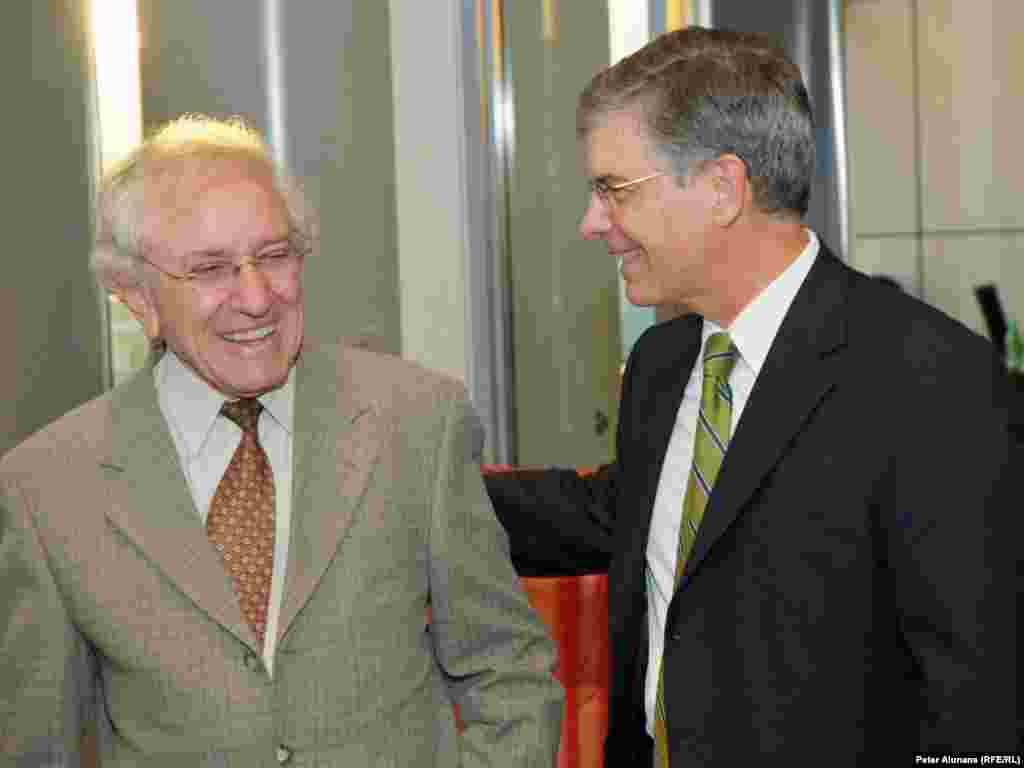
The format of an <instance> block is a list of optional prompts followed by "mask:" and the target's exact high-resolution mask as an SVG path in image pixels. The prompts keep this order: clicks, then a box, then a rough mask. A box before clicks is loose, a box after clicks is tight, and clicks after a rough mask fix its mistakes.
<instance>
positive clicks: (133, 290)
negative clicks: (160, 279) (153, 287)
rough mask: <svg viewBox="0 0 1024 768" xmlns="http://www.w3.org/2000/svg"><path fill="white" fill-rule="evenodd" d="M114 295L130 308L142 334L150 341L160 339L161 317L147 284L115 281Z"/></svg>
mask: <svg viewBox="0 0 1024 768" xmlns="http://www.w3.org/2000/svg"><path fill="white" fill-rule="evenodd" d="M113 293H114V295H115V296H116V297H117V300H118V301H120V302H121V303H122V304H124V305H125V306H126V307H128V311H129V312H131V313H132V316H133V317H134V318H135V319H136V320H137V321H138V322H139V325H141V326H142V332H143V333H145V334H146V338H147V339H149V340H150V341H153V340H155V339H158V338H160V315H159V314H158V313H157V311H156V304H155V302H154V300H153V294H152V292H151V291H150V288H149V286H148V285H147V284H146V283H145V282H133V283H131V284H126V283H119V282H117V281H115V285H114V289H113Z"/></svg>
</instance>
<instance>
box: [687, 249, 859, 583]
mask: <svg viewBox="0 0 1024 768" xmlns="http://www.w3.org/2000/svg"><path fill="white" fill-rule="evenodd" d="M846 269H847V268H846V267H844V266H843V265H842V264H840V263H839V262H838V261H837V260H836V259H835V257H834V256H832V255H831V254H830V253H828V252H827V251H826V250H825V248H824V246H822V249H821V252H820V253H819V256H818V259H817V260H816V262H815V264H814V267H812V269H811V271H810V273H809V274H808V276H807V279H806V280H805V281H804V284H803V285H802V286H801V288H800V290H799V291H798V292H797V295H796V297H795V298H794V300H793V304H792V306H791V307H790V309H789V312H787V313H786V317H785V319H784V320H783V323H782V326H781V327H780V328H779V332H778V334H777V335H776V337H775V341H774V342H773V343H772V347H771V351H770V352H769V354H768V357H767V359H766V360H765V363H764V366H763V367H762V369H761V372H760V374H759V375H758V377H757V381H756V383H755V385H754V390H753V392H751V395H750V398H749V400H748V401H747V405H746V407H745V408H744V411H743V415H742V417H741V419H740V423H739V427H738V429H737V431H736V434H735V435H734V436H733V440H732V442H731V443H730V446H729V450H728V452H727V453H726V456H725V460H724V462H723V464H722V468H721V471H720V474H719V476H718V480H717V482H716V483H715V489H714V491H713V492H712V495H711V499H710V500H709V502H708V507H707V509H706V510H705V512H704V519H703V521H702V522H701V525H700V530H699V532H698V534H697V540H696V541H695V542H694V546H693V551H692V552H691V553H690V557H689V559H688V560H687V563H686V568H685V569H684V571H683V577H682V581H681V582H680V585H679V586H680V588H684V587H685V586H686V583H687V582H688V581H689V579H690V577H691V576H692V574H693V573H694V571H695V570H696V569H697V568H699V567H700V564H701V563H702V562H703V560H704V558H705V557H706V556H707V553H708V551H709V550H710V549H711V548H712V547H713V546H714V544H715V542H716V541H718V539H719V538H721V536H722V534H723V533H725V531H726V530H727V529H728V528H729V526H731V525H732V523H733V522H734V521H735V520H736V518H737V516H738V515H739V514H740V512H741V510H742V509H743V506H744V505H745V504H746V503H747V501H748V500H749V499H750V498H751V496H752V495H753V494H754V492H755V491H756V490H757V488H758V487H759V486H760V484H761V482H762V481H763V480H764V478H765V477H766V475H767V474H768V473H769V472H770V471H771V470H772V469H773V468H774V467H775V466H776V465H777V464H778V463H779V461H780V460H782V458H783V457H784V456H785V455H786V452H787V451H788V449H789V446H790V445H791V443H792V442H793V440H794V438H795V437H796V436H797V435H798V434H799V433H800V431H801V430H802V429H803V426H804V424H805V423H806V421H807V419H808V418H809V417H810V415H811V414H812V413H813V412H814V410H815V408H816V407H817V406H818V404H819V403H820V402H821V401H822V400H823V399H824V398H826V397H827V396H828V393H829V392H830V391H831V390H832V388H833V387H834V386H835V383H836V379H837V371H838V361H839V359H840V356H841V355H840V353H841V349H842V347H843V346H844V345H845V343H846V322H845V293H846V283H847V279H848V273H847V271H846Z"/></svg>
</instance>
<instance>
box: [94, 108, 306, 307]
mask: <svg viewBox="0 0 1024 768" xmlns="http://www.w3.org/2000/svg"><path fill="white" fill-rule="evenodd" d="M225 160H226V161H236V162H244V163H252V164H253V165H254V166H257V167H259V166H262V167H263V168H265V169H266V170H267V171H268V172H269V173H270V174H271V176H272V178H273V180H274V182H273V183H274V188H275V190H276V191H277V193H278V194H280V195H281V199H282V200H284V203H285V206H286V207H287V209H288V219H289V230H290V233H289V237H290V238H291V239H292V243H293V246H294V247H295V248H296V249H298V250H299V251H300V252H301V253H303V254H305V253H308V252H309V251H310V250H312V249H313V247H314V246H315V244H316V239H317V220H316V214H315V212H314V211H313V209H312V208H311V207H310V206H309V205H308V203H307V202H306V199H305V197H304V195H303V194H302V190H301V188H300V187H299V185H298V184H297V183H296V182H295V181H294V180H293V179H292V178H290V177H289V176H288V175H287V174H285V173H283V172H282V171H281V170H280V169H279V168H278V167H277V165H276V163H275V162H274V160H273V157H272V155H271V153H270V150H269V148H268V147H267V145H266V143H265V142H264V141H263V138H262V137H261V136H260V134H259V133H258V132H257V131H256V130H254V129H253V128H251V127H249V126H248V125H247V124H246V123H245V122H244V121H243V120H242V119H241V118H238V117H233V118H229V119H227V120H221V119H217V118H213V117H209V116H207V115H197V114H188V115H183V116H181V117H179V118H177V119H176V120H172V121H171V122H169V123H166V124H165V125H163V126H162V127H161V128H159V129H158V130H157V131H156V133H154V134H153V135H152V136H151V137H150V138H148V139H147V140H146V141H144V142H143V143H142V144H140V145H139V146H138V147H136V148H135V149H133V150H132V151H131V152H129V153H128V155H127V156H125V157H124V158H123V159H122V160H121V161H120V162H118V163H117V164H116V165H114V167H112V168H111V169H110V171H109V172H107V173H105V174H104V175H103V177H102V179H101V180H100V183H99V185H98V190H97V195H96V222H95V236H94V242H93V248H92V254H91V256H90V265H91V267H92V270H93V273H94V274H95V276H96V279H97V281H98V282H99V284H100V285H101V286H102V287H103V288H104V289H105V290H107V291H115V290H116V288H118V287H122V288H123V287H130V286H132V285H137V284H138V283H139V282H140V280H141V271H140V266H141V264H142V261H143V256H144V249H145V245H146V244H145V243H144V241H143V235H144V233H143V221H144V218H145V215H146V213H147V210H146V206H147V203H146V200H145V198H146V197H147V196H150V200H151V201H152V195H153V190H161V191H162V190H163V189H165V188H170V187H171V186H172V185H174V184H176V183H178V182H179V181H181V180H182V179H185V178H188V177H189V176H190V174H195V173H201V172H202V170H203V169H204V168H205V167H207V166H209V165H210V164H211V163H216V162H218V161H225ZM158 196H159V195H158ZM149 205H152V202H150V203H149Z"/></svg>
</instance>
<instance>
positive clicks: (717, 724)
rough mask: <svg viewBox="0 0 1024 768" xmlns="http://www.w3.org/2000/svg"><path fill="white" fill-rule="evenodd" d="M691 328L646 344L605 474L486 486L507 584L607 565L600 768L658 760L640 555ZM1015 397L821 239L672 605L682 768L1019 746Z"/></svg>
mask: <svg viewBox="0 0 1024 768" xmlns="http://www.w3.org/2000/svg"><path fill="white" fill-rule="evenodd" d="M700 331H701V319H700V318H699V317H697V316H693V315H691V316H687V317H683V318H680V319H677V320H674V321H672V322H669V323H665V324H661V325H658V326H655V327H653V328H651V329H649V330H648V331H647V332H646V333H645V334H644V335H643V337H642V338H641V339H640V340H639V341H638V342H637V344H636V346H635V348H634V350H633V353H632V355H631V357H630V360H629V364H628V367H627V370H626V373H625V381H624V388H623V395H622V403H621V410H620V415H619V430H618V437H617V450H616V460H615V462H614V463H613V464H612V465H611V466H609V467H605V468H604V469H603V470H602V472H600V473H599V474H598V475H596V476H594V477H592V478H578V477H577V476H576V474H575V473H574V472H572V471H560V470H548V471H531V472H519V473H511V474H502V475H496V476H493V477H489V478H487V484H488V490H489V492H490V494H491V497H492V500H493V501H494V503H495V508H496V510H497V512H498V515H499V518H500V519H501V520H502V522H503V524H504V525H505V527H506V529H507V530H508V531H509V533H510V536H511V541H512V552H513V560H514V562H515V563H516V565H517V568H518V569H519V571H520V573H521V574H524V575H542V574H564V573H577V572H581V571H588V570H604V569H607V570H608V573H609V632H610V648H611V654H612V670H611V693H610V696H611V714H610V726H609V734H608V739H607V742H606V756H607V764H608V765H611V766H618V765H649V764H650V763H649V760H650V744H651V743H650V739H649V738H648V737H647V735H646V731H645V717H644V709H643V682H644V676H645V672H646V668H647V637H646V632H647V616H646V610H647V599H646V595H645V578H644V570H645V548H646V543H647V538H648V532H649V526H650V521H651V511H652V507H653V503H654V496H655V492H656V489H657V485H658V478H659V474H660V471H661V464H662V460H663V458H664V455H665V451H666V449H667V446H668V441H669V436H670V434H671V431H672V426H673V423H674V421H675V418H676V412H677V410H678V408H679V403H680V400H681V398H682V394H683V390H684V388H685V386H686V380H687V377H688V376H689V373H690V371H691V369H692V367H693V364H694V361H695V360H696V356H697V354H698V351H699V348H700ZM1009 397H1010V392H1009V389H1008V386H1007V382H1006V375H1005V372H1004V370H1003V369H1002V366H1001V363H1000V362H999V361H998V360H997V358H996V356H995V354H994V353H993V350H992V347H991V345H990V344H988V343H987V342H986V341H984V340H982V339H981V338H979V337H977V336H976V335H974V334H972V333H971V332H969V331H968V330H966V329H965V328H963V327H962V326H960V325H959V324H957V323H955V322H954V321H952V320H950V319H949V318H947V317H946V316H944V315H942V314H941V313H939V312H937V311H935V310H933V309H931V308H929V307H927V306H925V305H924V304H922V303H921V302H918V301H916V300H914V299H912V298H910V297H908V296H906V295H904V294H902V293H900V292H899V291H898V290H896V289H893V288H890V287H888V286H884V285H881V284H879V283H878V282H877V281H874V280H871V279H869V278H867V277H865V276H864V275H861V274H859V273H857V272H854V271H853V270H851V269H849V268H847V267H846V266H845V265H843V264H842V263H841V262H840V261H838V260H837V259H836V258H835V257H834V256H832V255H831V254H829V253H828V251H827V250H826V249H824V248H823V249H822V251H821V253H820V255H819V258H818V260H817V262H816V263H815V265H814V267H813V268H812V270H811V272H810V274H809V275H808V277H807V279H806V281H805V283H804V285H803V286H802V287H801V289H800V291H799V293H798V295H797V296H796V298H795V301H794V303H793V305H792V307H791V308H790V310H789V312H788V314H787V316H786V318H785V320H784V322H783V325H782V327H781V329H780V330H779V333H778V336H777V337H776V339H775V342H774V344H773V346H772V348H771V351H770V353H769V356H768V358H767V360H766V362H765V365H764V367H763V369H762V370H761V372H760V375H759V377H758V379H757V382H756V384H755V387H754V390H753V392H752V393H751V396H750V399H749V401H748V403H747V405H746V408H745V410H744V412H743V416H742V418H741V420H740V423H739V424H738V428H737V430H736V433H735V435H734V437H733V441H732V443H731V445H730V448H729V451H728V454H727V455H726V458H725V462H724V464H723V466H722V470H721V474H720V475H719V478H718V482H717V484H716V486H715V490H714V492H713V494H712V497H711V499H710V502H709V506H708V508H707V510H706V512H705V517H704V520H703V523H702V525H701V528H700V531H699V534H698V537H697V541H696V544H695V546H694V550H693V553H692V554H691V556H690V558H689V560H688V562H687V565H686V569H685V573H684V575H683V578H682V581H681V584H680V586H679V588H678V590H677V593H676V595H675V597H674V599H673V600H672V602H671V604H670V607H669V613H668V622H667V629H666V638H665V639H666V650H665V657H664V679H665V687H666V708H667V719H668V727H669V740H670V744H671V747H670V749H671V757H672V761H673V764H676V763H677V762H678V764H679V765H686V766H703V765H716V766H734V765H756V764H760V763H759V761H760V760H761V759H762V758H763V757H768V756H772V758H773V760H774V759H777V760H778V761H779V764H783V765H812V764H816V763H822V764H823V763H825V762H827V763H828V764H829V765H832V766H854V765H865V766H868V765H888V764H891V765H897V764H900V765H902V764H908V765H909V764H910V763H909V759H910V756H911V754H912V753H913V752H914V751H916V750H992V751H995V750H1010V749H1014V748H1016V739H1017V733H1016V725H1017V723H1016V708H1017V703H1016V697H1017V673H1016V665H1017V655H1018V651H1017V642H1016V628H1017V624H1016V600H1017V583H1018V582H1017V576H1016V569H1017V563H1018V556H1017V554H1016V551H1017V549H1018V547H1019V543H1018V541H1019V539H1018V537H1017V535H1016V534H1017V533H1018V532H1019V531H1020V526H1019V524H1018V522H1017V518H1018V517H1019V515H1020V511H1019V506H1020V505H1019V497H1018V496H1017V495H1016V494H1015V493H1014V490H1011V485H1017V483H1016V479H1017V478H1015V477H1014V473H1015V472H1016V473H1017V474H1019V471H1020V465H1019V462H1017V461H1016V459H1011V457H1012V455H1013V453H1014V448H1013V444H1012V441H1011V438H1010V435H1009V432H1008V427H1007V421H1008V417H1007V412H1008V403H1009ZM1011 463H1012V466H1011ZM1013 502H1017V503H1013Z"/></svg>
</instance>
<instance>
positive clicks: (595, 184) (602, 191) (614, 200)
mask: <svg viewBox="0 0 1024 768" xmlns="http://www.w3.org/2000/svg"><path fill="white" fill-rule="evenodd" d="M664 175H665V173H664V172H663V171H658V172H657V173H650V174H648V175H647V176H641V177H640V178H638V179H630V180H629V181H623V182H620V183H618V184H609V183H608V182H607V181H605V180H604V179H603V178H602V179H594V180H593V181H591V182H590V190H591V192H593V193H594V194H596V195H597V196H598V197H599V198H601V201H602V202H603V203H605V204H606V205H616V204H619V203H622V202H623V200H624V197H623V195H621V194H620V193H622V192H625V191H626V190H628V189H632V188H633V187H635V186H637V185H638V184H643V183H644V182H645V181H650V180H651V179H656V178H658V177H659V176H664Z"/></svg>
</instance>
